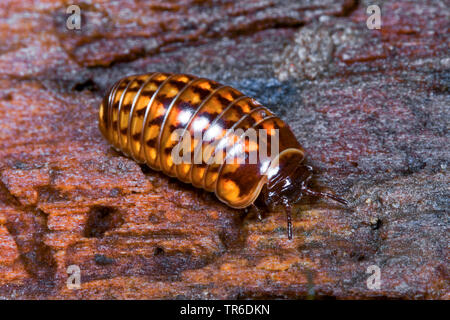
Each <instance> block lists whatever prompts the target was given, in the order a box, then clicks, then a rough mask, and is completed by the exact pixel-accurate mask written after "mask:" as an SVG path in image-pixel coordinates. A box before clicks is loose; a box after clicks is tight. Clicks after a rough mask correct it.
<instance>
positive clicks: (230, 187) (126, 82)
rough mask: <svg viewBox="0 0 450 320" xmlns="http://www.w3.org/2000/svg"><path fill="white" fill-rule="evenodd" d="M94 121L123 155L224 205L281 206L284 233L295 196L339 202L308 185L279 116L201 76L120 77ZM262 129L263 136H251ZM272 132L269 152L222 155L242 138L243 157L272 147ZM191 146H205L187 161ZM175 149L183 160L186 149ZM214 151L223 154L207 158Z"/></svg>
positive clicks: (297, 148) (301, 154)
mask: <svg viewBox="0 0 450 320" xmlns="http://www.w3.org/2000/svg"><path fill="white" fill-rule="evenodd" d="M99 128H100V131H101V132H102V134H103V136H104V137H105V138H106V139H107V140H108V141H109V142H110V143H111V144H112V146H113V147H114V148H115V149H117V150H119V151H121V152H122V153H123V154H125V155H126V156H128V157H130V158H132V159H134V160H135V161H136V162H138V163H143V164H146V165H147V166H149V167H150V168H152V169H154V170H157V171H162V172H163V173H165V174H166V175H168V176H171V177H176V178H177V179H178V180H180V181H183V182H185V183H191V184H192V185H193V186H195V187H197V188H202V189H204V190H206V191H209V192H214V193H215V195H216V196H217V198H218V199H219V200H220V201H222V202H224V203H225V204H227V205H228V206H230V207H232V208H236V209H244V208H254V209H255V210H256V212H257V214H258V217H259V218H261V215H260V211H261V207H265V208H266V209H268V210H270V211H273V210H275V209H276V208H277V207H278V206H283V207H284V209H285V212H286V218H287V233H288V238H289V239H292V221H291V212H292V208H293V205H294V204H295V203H297V202H298V201H299V200H300V199H301V198H302V196H304V195H311V196H318V197H328V198H331V199H333V200H335V201H338V202H340V203H342V204H344V205H345V204H347V201H346V200H344V199H342V198H340V197H338V196H336V195H334V194H330V193H325V192H319V191H315V190H312V189H310V188H309V186H308V182H309V181H310V179H311V177H312V175H313V169H312V167H311V166H309V165H306V164H305V161H304V160H305V151H304V149H303V148H302V146H301V145H300V143H299V142H298V141H297V139H296V137H295V135H294V134H293V132H292V131H291V129H290V128H289V126H288V125H287V124H286V123H285V122H284V121H283V120H281V119H280V118H279V117H277V116H276V115H275V114H274V113H272V112H271V111H270V110H269V109H268V108H266V107H264V106H262V105H261V104H260V103H258V102H257V101H256V100H254V99H253V98H250V97H248V96H246V95H244V94H243V93H241V92H240V91H238V90H236V89H234V88H232V87H230V86H227V85H222V84H220V83H218V82H215V81H212V80H209V79H205V78H201V77H195V76H193V75H188V74H171V73H159V72H155V73H148V74H143V75H134V76H128V77H125V78H123V79H121V80H119V81H117V82H116V83H115V84H114V85H113V86H112V87H111V88H110V89H109V91H108V92H107V94H106V95H105V97H104V99H103V101H102V103H101V105H100V111H99ZM238 129H241V130H238ZM249 129H253V130H254V132H256V134H257V135H258V136H257V138H258V140H257V143H256V145H255V144H253V145H251V144H250V142H248V141H247V140H246V139H245V138H244V139H243V136H244V134H245V132H246V130H249ZM262 131H263V132H264V131H266V132H268V135H267V136H266V137H263V136H262V135H261V136H259V135H260V133H261V132H262ZM175 132H177V134H176V135H175ZM180 132H182V134H179V133H180ZM243 132H244V134H243ZM274 132H276V133H277V135H276V137H277V143H278V146H277V147H278V152H277V153H276V154H271V155H270V157H268V158H264V159H263V158H262V157H258V158H257V160H256V161H254V162H251V161H244V162H242V161H241V162H238V163H236V161H226V160H227V159H228V158H231V156H230V155H229V154H228V153H230V151H229V150H230V148H229V147H230V146H231V147H233V145H235V144H236V143H237V142H240V144H241V145H243V148H242V149H240V151H238V153H239V154H240V156H241V157H242V158H244V159H248V158H249V157H250V151H251V150H255V149H257V150H260V149H262V148H264V149H265V150H269V149H270V150H272V149H271V146H272V144H273V143H274V139H273V136H275V135H274V134H273V133H274ZM186 136H187V137H190V138H191V139H188V141H189V142H188V144H187V150H188V151H190V152H188V153H187V154H188V159H190V161H184V160H183V161H181V162H180V161H176V160H177V159H174V157H173V155H174V154H177V152H176V151H177V149H176V148H177V146H180V142H181V140H182V139H183V137H186ZM199 137H202V139H199ZM205 137H207V138H205ZM242 141H244V142H242ZM198 148H200V150H208V152H207V153H205V154H206V156H205V157H201V159H200V161H194V160H196V159H194V157H195V152H194V151H195V150H196V149H198ZM174 152H175V153H174ZM235 153H236V152H235ZM178 154H179V155H180V156H183V159H186V157H185V156H186V154H182V152H178ZM219 154H220V155H221V159H224V160H223V161H221V162H218V161H208V160H210V159H211V157H215V156H217V155H219ZM267 159H268V160H267Z"/></svg>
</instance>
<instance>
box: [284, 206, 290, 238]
mask: <svg viewBox="0 0 450 320" xmlns="http://www.w3.org/2000/svg"><path fill="white" fill-rule="evenodd" d="M283 202H284V210H285V212H286V220H287V233H288V239H289V240H292V206H291V205H290V204H289V202H288V201H287V199H286V200H285V201H283Z"/></svg>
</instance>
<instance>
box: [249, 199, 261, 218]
mask: <svg viewBox="0 0 450 320" xmlns="http://www.w3.org/2000/svg"><path fill="white" fill-rule="evenodd" d="M251 207H252V209H253V210H255V212H256V217H257V218H258V220H259V221H261V220H262V216H261V210H260V209H259V208H258V207H257V206H256V205H255V204H254V203H252V204H251Z"/></svg>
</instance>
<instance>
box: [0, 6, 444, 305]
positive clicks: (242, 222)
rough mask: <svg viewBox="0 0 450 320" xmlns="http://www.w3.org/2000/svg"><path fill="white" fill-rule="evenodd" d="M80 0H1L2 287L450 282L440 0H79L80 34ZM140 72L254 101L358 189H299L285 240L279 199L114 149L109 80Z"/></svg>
mask: <svg viewBox="0 0 450 320" xmlns="http://www.w3.org/2000/svg"><path fill="white" fill-rule="evenodd" d="M369 2H370V3H369ZM69 4H70V3H66V2H65V1H54V0H45V1H37V0H35V1H33V0H27V1H25V0H23V1H15V0H2V1H1V3H0V88H1V90H0V111H1V116H0V297H1V298H6V299H14V298H16V299H20V298H33V299H39V298H51V299H64V298H75V299H99V298H106V299H109V298H115V299H117V298H118V299H121V298H137V299H141V298H142V299H155V298H163V299H173V298H195V299H205V298H231V299H234V298H316V299H320V298H329V297H331V298H342V299H345V298H377V297H389V298H406V299H409V298H432V299H449V298H450V290H449V270H448V258H449V257H448V255H449V220H448V219H449V218H448V213H449V207H450V203H449V193H450V191H449V175H448V165H449V159H450V155H449V150H450V145H449V135H448V128H449V124H450V121H449V120H450V118H449V105H450V95H449V87H448V86H449V82H450V56H449V47H448V44H449V42H450V39H449V34H450V30H449V21H450V13H449V9H448V7H447V5H446V3H445V1H417V2H414V3H413V2H409V1H395V2H394V1H392V2H387V1H383V3H382V4H380V5H381V9H382V28H381V30H369V29H368V28H367V26H366V19H367V17H368V15H367V14H366V12H365V11H366V8H367V6H368V5H369V4H373V3H372V1H367V3H366V2H365V1H363V2H361V3H354V2H353V1H351V0H341V1H331V0H309V1H299V0H283V1H276V0H248V1H228V0H218V1H212V0H210V1H207V0H205V1H199V0H178V1H171V2H166V1H161V3H159V1H156V0H155V1H137V0H135V1H132V0H127V1H114V2H112V1H111V2H109V1H100V0H98V1H89V2H87V1H86V3H84V2H83V1H80V4H79V5H80V7H81V13H82V25H81V30H78V31H77V30H67V29H66V19H67V18H68V16H69V15H67V14H66V8H67V6H68V5H69ZM146 71H148V72H150V71H166V72H184V73H192V74H195V75H201V76H205V77H208V78H211V79H214V80H217V81H220V82H223V83H226V84H231V85H233V86H235V87H237V88H238V89H240V90H242V91H243V92H244V93H246V94H248V95H251V96H253V97H255V98H256V99H258V100H259V101H260V102H261V103H263V104H265V105H267V106H268V107H269V108H271V109H272V110H273V111H275V112H277V113H278V114H280V115H281V116H282V118H283V119H285V120H286V121H287V122H288V123H289V124H290V125H291V127H292V129H293V131H294V132H295V134H296V136H297V138H298V139H299V141H301V142H302V144H303V146H304V147H305V149H306V150H307V152H308V154H309V155H308V162H309V163H310V164H312V165H313V166H314V167H315V168H316V171H317V174H316V179H315V181H314V184H315V185H316V187H317V188H321V189H331V190H334V191H335V192H336V193H338V194H340V195H342V196H343V197H345V198H347V199H348V200H349V201H350V202H351V205H350V206H349V207H348V208H343V207H342V206H339V205H336V204H334V203H332V202H330V201H327V200H318V199H312V198H305V199H304V200H303V201H302V202H301V203H300V206H299V208H298V209H299V210H298V212H297V214H296V215H295V216H294V227H295V230H294V239H293V240H292V241H288V239H287V237H286V228H285V224H286V222H285V216H284V214H283V212H272V213H268V214H267V215H266V216H265V218H264V219H263V221H258V220H257V219H255V218H253V217H250V216H246V215H245V214H243V212H241V211H238V210H232V209H230V208H227V207H226V206H225V205H223V204H221V203H220V202H219V201H218V200H217V199H215V198H214V196H213V195H212V194H207V193H205V192H203V191H201V190H196V189H194V188H193V187H191V186H189V185H184V184H182V183H179V182H177V181H175V180H174V179H169V178H167V177H165V176H163V175H162V174H159V173H156V172H153V171H151V170H150V169H148V168H146V167H144V166H142V167H141V166H139V165H137V164H136V163H135V162H133V161H132V160H130V159H127V158H125V157H123V156H122V155H120V154H118V153H117V152H115V151H113V150H112V149H111V147H110V146H109V145H108V144H107V142H106V141H105V140H104V139H103V138H102V136H101V134H100V132H99V130H98V128H97V112H98V106H99V103H100V101H101V98H102V95H103V93H104V92H105V91H106V89H107V88H108V86H110V85H111V84H112V83H113V82H115V81H116V80H117V79H119V78H120V77H123V76H126V75H130V74H134V73H143V72H146ZM70 265H78V266H79V267H80V269H81V278H82V286H81V289H78V290H71V289H68V288H67V286H66V279H67V276H68V274H67V268H68V266H70ZM370 265H377V266H378V267H379V268H380V269H381V287H380V289H375V290H371V289H368V287H367V285H366V280H367V278H368V277H369V274H366V269H367V267H368V266H370Z"/></svg>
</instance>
